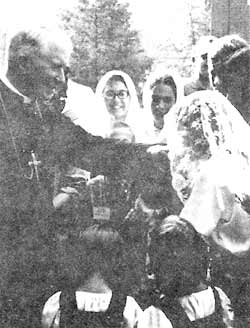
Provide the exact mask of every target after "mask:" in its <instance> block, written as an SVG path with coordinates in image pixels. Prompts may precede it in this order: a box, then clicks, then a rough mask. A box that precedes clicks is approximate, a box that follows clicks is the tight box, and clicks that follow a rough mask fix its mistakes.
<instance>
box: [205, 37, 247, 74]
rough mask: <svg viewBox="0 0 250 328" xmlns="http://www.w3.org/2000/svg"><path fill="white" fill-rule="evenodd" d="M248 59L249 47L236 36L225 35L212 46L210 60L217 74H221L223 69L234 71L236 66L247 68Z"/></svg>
mask: <svg viewBox="0 0 250 328" xmlns="http://www.w3.org/2000/svg"><path fill="white" fill-rule="evenodd" d="M249 59H250V47H249V45H248V43H247V42H246V41H245V40H244V39H242V38H241V37H239V36H238V35H226V36H224V37H221V38H219V39H218V40H216V41H215V42H214V44H213V54H212V55H211V60H212V65H213V69H214V70H215V71H216V72H218V73H219V72H223V70H225V69H227V70H229V71H234V70H235V69H237V67H238V65H240V66H244V65H247V66H249V62H250V61H249Z"/></svg>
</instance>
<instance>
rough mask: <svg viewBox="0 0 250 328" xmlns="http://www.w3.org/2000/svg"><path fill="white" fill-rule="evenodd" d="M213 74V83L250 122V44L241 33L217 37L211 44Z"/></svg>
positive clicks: (211, 71) (211, 68) (211, 69)
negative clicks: (239, 34) (240, 35)
mask: <svg viewBox="0 0 250 328" xmlns="http://www.w3.org/2000/svg"><path fill="white" fill-rule="evenodd" d="M209 57H210V66H211V67H210V73H211V80H212V83H213V86H214V87H215V88H216V89H217V90H218V91H220V92H221V93H223V94H224V95H225V96H226V97H227V98H228V99H229V100H230V102H231V103H232V104H233V105H234V107H235V108H237V109H238V111H239V112H240V113H241V115H242V116H243V117H244V119H245V120H246V121H247V122H248V124H249V123H250V47H249V45H248V43H247V42H246V41H245V40H244V39H242V38H241V37H239V36H238V35H226V36H224V37H221V38H219V39H217V40H216V41H215V42H214V43H213V45H212V47H211V53H210V54H209Z"/></svg>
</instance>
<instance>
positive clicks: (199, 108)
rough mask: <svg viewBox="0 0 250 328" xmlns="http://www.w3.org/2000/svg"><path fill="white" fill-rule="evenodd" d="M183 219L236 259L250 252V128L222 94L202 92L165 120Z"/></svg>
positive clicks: (189, 97) (174, 110)
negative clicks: (232, 254) (237, 256)
mask: <svg viewBox="0 0 250 328" xmlns="http://www.w3.org/2000/svg"><path fill="white" fill-rule="evenodd" d="M163 134H164V135H165V136H166V139H167V144H168V150H169V153H168V155H169V159H170V163H171V173H172V177H173V179H172V183H173V187H174V188H175V190H176V191H177V193H178V195H179V198H180V199H181V201H182V202H183V204H184V208H183V210H182V211H181V214H180V215H181V217H183V218H185V219H186V220H188V221H190V222H191V223H192V225H193V226H194V227H195V229H196V230H197V231H198V232H199V233H201V234H203V235H205V236H207V237H211V238H212V239H213V241H215V243H216V244H217V245H219V246H221V247H223V248H225V249H227V250H229V251H230V252H232V253H234V254H242V253H244V252H246V251H248V250H249V248H250V220H249V219H250V207H249V196H250V184H249V182H250V166H249V160H250V146H249V140H250V128H249V126H248V124H247V123H246V122H245V121H244V119H243V118H242V116H241V115H240V113H239V112H238V111H237V110H236V109H235V108H234V107H233V106H232V104H231V103H230V102H229V101H228V100H227V99H226V98H225V97H224V96H223V95H222V94H220V93H219V92H216V91H198V92H195V93H193V94H191V95H190V96H188V97H185V99H183V101H182V102H181V104H179V105H178V106H175V107H173V108H172V109H171V111H170V112H169V113H168V114H167V115H166V116H165V125H164V131H163Z"/></svg>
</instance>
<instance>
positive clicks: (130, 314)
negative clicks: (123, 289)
mask: <svg viewBox="0 0 250 328" xmlns="http://www.w3.org/2000/svg"><path fill="white" fill-rule="evenodd" d="M142 313H143V311H142V309H141V307H140V306H139V304H138V303H137V302H136V300H135V299H134V298H133V297H132V296H127V300H126V305H125V309H124V312H123V316H124V318H125V320H126V321H127V323H128V326H129V327H134V326H135V324H136V323H137V322H138V320H139V318H140V317H141V315H142Z"/></svg>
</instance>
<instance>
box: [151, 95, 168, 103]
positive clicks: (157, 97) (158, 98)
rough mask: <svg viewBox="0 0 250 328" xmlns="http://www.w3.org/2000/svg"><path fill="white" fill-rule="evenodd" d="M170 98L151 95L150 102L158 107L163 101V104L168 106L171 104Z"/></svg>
mask: <svg viewBox="0 0 250 328" xmlns="http://www.w3.org/2000/svg"><path fill="white" fill-rule="evenodd" d="M172 100H173V99H172V98H171V97H161V96H156V95H152V102H153V104H155V105H159V104H160V102H161V101H163V102H164V103H165V104H169V103H171V102H172Z"/></svg>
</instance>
